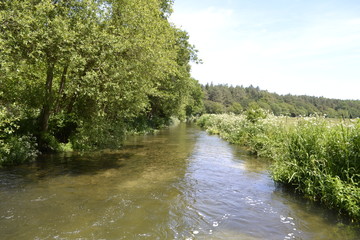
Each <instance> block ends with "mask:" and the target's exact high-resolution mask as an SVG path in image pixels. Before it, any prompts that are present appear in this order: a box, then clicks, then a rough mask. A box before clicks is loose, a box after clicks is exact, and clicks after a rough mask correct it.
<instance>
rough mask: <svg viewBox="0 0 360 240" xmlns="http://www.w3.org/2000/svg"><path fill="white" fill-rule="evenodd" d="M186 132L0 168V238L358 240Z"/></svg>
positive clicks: (239, 155)
mask: <svg viewBox="0 0 360 240" xmlns="http://www.w3.org/2000/svg"><path fill="white" fill-rule="evenodd" d="M268 167H269V166H268V164H267V163H266V162H265V161H264V160H258V159H254V158H250V157H249V156H247V155H246V154H245V152H244V151H243V150H241V149H240V148H238V147H236V146H233V145H229V144H228V143H226V142H225V141H223V140H221V139H219V138H218V137H217V136H209V135H208V134H206V133H205V132H203V131H200V130H199V129H197V128H194V127H186V125H180V126H178V127H172V128H170V129H167V130H164V131H161V132H160V133H158V134H156V135H154V136H145V137H133V138H131V139H129V140H128V141H127V142H126V145H125V147H124V148H123V149H122V150H119V151H103V152H99V153H92V154H83V155H79V154H75V153H73V154H63V155H51V156H43V157H42V159H40V160H39V162H38V163H35V164H33V165H29V166H22V167H16V168H12V169H2V170H0V201H1V202H0V239H246V240H250V239H270V240H271V239H274V240H275V239H279V240H282V239H324V240H325V239H326V240H327V239H349V240H350V239H351V240H354V239H360V237H359V236H360V232H359V229H357V228H355V227H352V226H351V225H348V224H346V223H341V222H340V221H339V220H338V219H337V218H336V216H335V215H334V214H332V213H331V212H329V211H326V210H324V209H322V208H321V207H320V206H316V205H314V204H311V203H308V202H306V201H304V200H303V199H301V198H300V197H297V196H295V195H294V194H291V193H289V192H287V191H284V190H283V189H281V188H279V187H277V186H276V185H275V184H274V182H273V181H272V180H271V179H270V177H269V174H268Z"/></svg>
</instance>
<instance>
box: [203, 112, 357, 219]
mask: <svg viewBox="0 0 360 240" xmlns="http://www.w3.org/2000/svg"><path fill="white" fill-rule="evenodd" d="M198 124H199V125H200V126H202V127H204V128H205V129H207V131H208V132H210V133H213V134H219V135H220V136H221V137H222V138H224V139H225V140H227V141H229V142H231V143H236V144H242V145H244V146H247V147H248V148H249V150H250V151H251V152H252V153H254V154H257V155H258V156H263V157H267V158H270V159H272V160H273V166H272V176H273V178H274V180H276V181H278V182H281V183H284V184H286V185H290V186H292V187H295V188H296V189H297V191H299V192H301V193H302V194H304V195H305V196H307V197H309V198H310V199H312V200H316V201H321V202H322V203H324V204H325V205H326V206H328V207H329V208H334V209H338V210H339V211H340V212H341V213H343V214H345V215H348V216H350V217H351V218H352V219H353V220H355V221H360V185H359V184H360V174H359V173H360V121H359V120H347V122H344V121H340V120H337V121H334V120H332V121H330V120H328V119H325V118H323V117H306V118H299V119H294V118H287V117H275V116H274V115H271V114H266V112H264V111H263V110H261V109H255V108H252V109H250V110H248V111H247V112H245V113H244V114H242V115H228V114H221V115H203V116H201V117H200V119H199V120H198Z"/></svg>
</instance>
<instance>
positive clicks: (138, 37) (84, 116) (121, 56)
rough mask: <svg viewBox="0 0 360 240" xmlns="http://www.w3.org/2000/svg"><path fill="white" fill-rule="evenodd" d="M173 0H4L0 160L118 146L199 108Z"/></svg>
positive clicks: (0, 7) (0, 13)
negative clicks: (133, 135) (174, 21)
mask: <svg viewBox="0 0 360 240" xmlns="http://www.w3.org/2000/svg"><path fill="white" fill-rule="evenodd" d="M171 12H172V1H170V0H131V1H127V0H116V1H115V0H106V1H105V0H82V1H78V0H67V1H63V0H4V1H1V2H0V86H1V87H0V165H12V164H17V163H21V162H23V161H27V160H30V159H33V158H35V157H36V156H37V155H38V153H39V152H49V151H61V150H63V149H74V150H92V149H99V148H109V147H111V148H116V147H118V146H120V145H121V142H122V140H123V138H124V136H125V135H126V134H128V133H131V132H144V131H149V130H151V129H154V128H158V127H161V126H163V125H166V124H167V123H168V122H169V121H170V118H171V117H177V118H179V119H185V118H186V117H187V116H191V115H194V114H197V112H199V111H201V109H202V107H203V105H202V101H201V100H202V90H201V87H200V85H199V83H198V82H197V81H196V80H194V79H192V78H191V76H190V62H191V61H194V62H196V61H198V60H197V55H196V50H195V48H194V46H193V45H191V44H190V43H189V41H188V39H189V36H188V34H187V32H185V31H183V30H181V29H179V28H177V27H176V26H175V25H174V24H172V23H170V22H169V16H170V14H171Z"/></svg>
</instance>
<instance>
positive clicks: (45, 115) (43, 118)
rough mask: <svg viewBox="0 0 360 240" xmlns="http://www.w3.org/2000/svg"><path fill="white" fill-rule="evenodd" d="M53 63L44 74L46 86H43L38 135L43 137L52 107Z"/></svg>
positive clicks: (47, 126)
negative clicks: (43, 94) (42, 102)
mask: <svg viewBox="0 0 360 240" xmlns="http://www.w3.org/2000/svg"><path fill="white" fill-rule="evenodd" d="M54 67H55V64H54V63H49V64H48V67H47V72H46V84H45V99H44V104H43V108H42V110H41V114H40V119H39V120H40V121H39V122H40V134H41V135H43V134H44V133H46V132H47V130H48V128H49V118H50V114H51V108H52V105H53V96H52V95H53V91H52V85H53V79H54Z"/></svg>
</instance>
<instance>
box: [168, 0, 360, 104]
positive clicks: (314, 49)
mask: <svg viewBox="0 0 360 240" xmlns="http://www.w3.org/2000/svg"><path fill="white" fill-rule="evenodd" d="M173 8H174V13H173V15H172V17H171V21H172V22H173V23H175V25H176V26H178V27H181V28H182V29H184V30H186V31H188V32H189V35H190V42H191V43H192V44H194V45H195V46H196V48H197V49H198V50H199V56H200V58H201V59H203V62H204V63H203V64H201V65H193V67H192V75H193V77H194V78H196V79H197V80H199V82H200V83H203V84H205V83H210V82H213V83H214V84H218V83H223V84H229V85H243V86H249V85H251V84H252V85H253V86H259V87H260V88H261V89H265V90H268V91H270V92H276V93H279V94H287V93H291V94H296V95H303V94H306V95H311V96H324V97H328V98H339V99H360V0H271V1H269V0H192V1H191V0H175V4H174V7H173Z"/></svg>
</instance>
